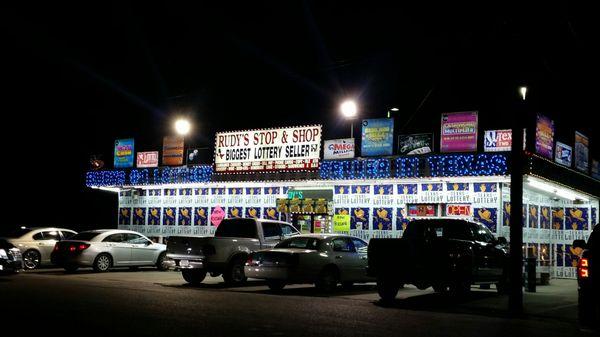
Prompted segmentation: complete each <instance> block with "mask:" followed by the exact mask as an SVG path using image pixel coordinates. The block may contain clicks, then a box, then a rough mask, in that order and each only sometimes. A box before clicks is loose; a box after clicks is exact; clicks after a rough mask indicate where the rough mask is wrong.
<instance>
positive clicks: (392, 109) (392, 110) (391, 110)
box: [387, 108, 400, 118]
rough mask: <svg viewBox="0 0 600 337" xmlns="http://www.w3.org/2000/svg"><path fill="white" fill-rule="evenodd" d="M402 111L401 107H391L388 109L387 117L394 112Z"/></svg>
mask: <svg viewBox="0 0 600 337" xmlns="http://www.w3.org/2000/svg"><path fill="white" fill-rule="evenodd" d="M398 111H400V109H398V108H389V109H388V111H387V118H390V117H391V116H392V112H398Z"/></svg>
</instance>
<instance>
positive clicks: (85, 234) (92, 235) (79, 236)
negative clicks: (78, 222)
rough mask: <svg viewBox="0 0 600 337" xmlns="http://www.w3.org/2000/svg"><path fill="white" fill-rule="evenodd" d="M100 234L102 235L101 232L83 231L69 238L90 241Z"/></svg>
mask: <svg viewBox="0 0 600 337" xmlns="http://www.w3.org/2000/svg"><path fill="white" fill-rule="evenodd" d="M98 235H100V232H83V233H79V234H75V235H73V236H72V237H71V238H70V239H69V240H81V241H90V240H91V239H93V238H95V237H96V236H98Z"/></svg>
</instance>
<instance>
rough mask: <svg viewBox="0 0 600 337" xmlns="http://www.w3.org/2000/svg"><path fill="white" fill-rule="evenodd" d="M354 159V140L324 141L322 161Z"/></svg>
mask: <svg viewBox="0 0 600 337" xmlns="http://www.w3.org/2000/svg"><path fill="white" fill-rule="evenodd" d="M348 158H354V138H346V139H332V140H326V141H325V143H324V145H323V159H348Z"/></svg>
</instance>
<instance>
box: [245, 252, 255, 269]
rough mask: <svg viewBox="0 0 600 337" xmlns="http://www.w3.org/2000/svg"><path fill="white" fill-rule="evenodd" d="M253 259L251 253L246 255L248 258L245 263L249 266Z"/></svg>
mask: <svg viewBox="0 0 600 337" xmlns="http://www.w3.org/2000/svg"><path fill="white" fill-rule="evenodd" d="M252 263H254V261H253V260H252V254H250V255H248V259H247V260H246V265H247V266H251V265H252Z"/></svg>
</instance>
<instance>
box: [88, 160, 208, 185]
mask: <svg viewBox="0 0 600 337" xmlns="http://www.w3.org/2000/svg"><path fill="white" fill-rule="evenodd" d="M212 173H213V169H212V166H210V165H198V166H192V167H161V168H155V169H152V170H150V169H132V170H130V171H128V172H127V171H124V170H113V171H110V170H106V171H91V172H87V173H86V177H85V184H86V186H88V187H118V186H126V185H160V184H176V183H182V184H185V183H202V182H208V181H211V178H212Z"/></svg>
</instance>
